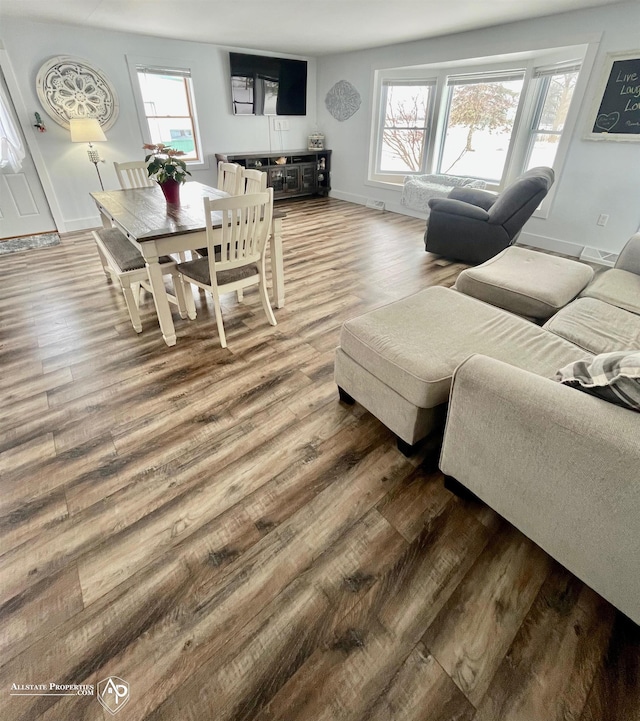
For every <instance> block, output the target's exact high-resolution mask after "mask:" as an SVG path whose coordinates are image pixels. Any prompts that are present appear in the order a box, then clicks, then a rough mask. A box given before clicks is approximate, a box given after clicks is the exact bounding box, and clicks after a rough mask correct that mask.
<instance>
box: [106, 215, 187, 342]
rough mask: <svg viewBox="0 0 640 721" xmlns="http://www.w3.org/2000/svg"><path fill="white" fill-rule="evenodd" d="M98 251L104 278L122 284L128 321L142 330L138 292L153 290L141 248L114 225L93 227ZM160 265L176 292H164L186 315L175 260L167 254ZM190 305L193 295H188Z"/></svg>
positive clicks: (181, 315) (183, 316)
mask: <svg viewBox="0 0 640 721" xmlns="http://www.w3.org/2000/svg"><path fill="white" fill-rule="evenodd" d="M92 235H93V238H94V240H95V241H96V246H97V248H98V254H99V255H100V260H101V262H102V268H103V270H104V272H105V275H106V276H107V278H110V279H112V280H113V281H117V282H118V283H119V285H120V287H121V288H122V294H123V295H124V300H125V303H126V304H127V310H128V311H129V317H130V318H131V325H132V326H133V328H134V330H135V331H136V333H141V332H142V322H141V320H140V311H139V305H140V293H141V290H142V289H144V290H146V291H148V292H149V293H152V294H153V291H152V290H151V284H150V282H149V274H148V272H147V266H146V264H145V261H144V258H143V257H142V254H141V253H140V251H139V250H138V249H137V248H136V247H135V246H134V245H133V243H132V242H131V241H130V240H129V239H128V238H127V237H126V236H125V235H124V234H123V233H121V232H120V231H119V230H118V229H117V228H103V229H102V230H94V231H92ZM160 267H161V269H162V272H163V274H165V275H170V276H171V277H172V279H173V287H174V289H175V291H174V292H175V295H170V294H167V296H168V298H169V301H170V302H171V303H174V304H175V305H177V306H178V310H179V311H180V317H181V318H186V317H187V314H188V312H187V305H186V302H185V295H184V286H183V285H182V281H181V280H180V273H179V271H178V269H177V266H176V262H175V261H174V260H173V258H171V257H170V256H168V255H164V256H162V257H161V258H160ZM191 305H192V306H193V298H191ZM189 317H190V318H195V317H196V316H195V307H193V308H192V310H191V311H190V313H189Z"/></svg>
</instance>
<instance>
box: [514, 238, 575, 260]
mask: <svg viewBox="0 0 640 721" xmlns="http://www.w3.org/2000/svg"><path fill="white" fill-rule="evenodd" d="M516 245H532V246H533V247H534V248H540V250H550V251H551V252H553V253H562V254H563V255H570V256H571V257H572V258H579V257H580V255H581V254H582V251H583V250H584V245H578V244H577V243H571V242H569V241H568V240H558V239H557V238H548V237H547V236H545V235H535V234H534V233H525V232H523V233H520V235H519V236H518V240H517V241H516Z"/></svg>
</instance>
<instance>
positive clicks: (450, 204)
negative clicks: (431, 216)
mask: <svg viewBox="0 0 640 721" xmlns="http://www.w3.org/2000/svg"><path fill="white" fill-rule="evenodd" d="M429 207H430V208H431V210H437V211H438V212H442V213H449V214H450V215H458V216H461V217H463V218H472V219H473V220H488V219H489V214H488V213H487V211H486V210H483V209H482V208H478V206H477V205H471V204H470V203H465V202H463V201H462V200H451V199H450V198H431V200H430V201H429Z"/></svg>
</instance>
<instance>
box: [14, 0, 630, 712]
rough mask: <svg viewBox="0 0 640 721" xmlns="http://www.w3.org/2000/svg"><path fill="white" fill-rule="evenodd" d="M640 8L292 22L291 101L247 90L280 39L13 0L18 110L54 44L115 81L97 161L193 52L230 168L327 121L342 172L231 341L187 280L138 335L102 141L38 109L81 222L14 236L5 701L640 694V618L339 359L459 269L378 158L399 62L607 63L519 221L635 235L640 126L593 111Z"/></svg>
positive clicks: (203, 127)
mask: <svg viewBox="0 0 640 721" xmlns="http://www.w3.org/2000/svg"><path fill="white" fill-rule="evenodd" d="M407 22H409V21H407ZM639 26H640V4H639V3H637V2H635V1H633V2H629V1H627V2H622V3H613V4H608V5H605V6H602V7H594V8H591V9H582V10H576V11H574V12H568V13H564V14H559V15H554V16H550V17H541V18H537V19H530V20H522V21H518V22H515V23H511V24H507V25H500V26H496V27H489V28H485V29H480V30H469V31H467V32H459V33H455V34H449V35H448V36H446V37H433V38H428V39H426V38H425V39H420V40H415V41H412V42H409V43H400V44H393V45H387V46H381V47H376V48H370V49H361V50H357V51H349V52H337V53H332V54H318V55H313V54H309V55H305V54H302V53H296V52H285V51H280V52H278V51H276V50H273V51H272V52H278V54H279V55H283V54H284V55H287V56H291V57H297V58H304V59H305V60H306V61H307V63H308V93H307V114H306V116H291V117H287V121H288V129H282V130H280V129H276V128H275V127H274V124H273V120H272V119H270V118H268V117H238V116H234V115H233V113H232V112H231V108H230V91H229V66H228V63H229V58H228V54H229V50H230V49H234V50H240V51H245V52H253V53H262V52H267V51H266V50H264V49H263V48H261V47H259V46H249V47H240V46H236V45H233V46H226V45H223V44H213V43H205V42H190V41H186V40H176V39H166V38H164V39H163V38H159V37H150V36H146V35H142V34H136V33H128V32H119V31H113V30H107V29H101V28H90V27H82V28H78V27H74V26H72V25H66V24H61V23H58V24H56V23H52V22H43V21H38V20H36V19H27V18H26V17H17V16H8V15H7V16H3V17H2V30H1V31H0V39H1V40H2V46H3V47H2V49H1V50H0V54H1V55H2V59H3V70H5V73H6V63H7V61H8V62H9V66H10V71H11V72H12V73H13V79H14V85H15V86H16V87H18V88H19V90H20V98H18V101H19V102H18V103H17V105H18V106H19V107H18V110H19V114H20V115H21V118H23V119H24V120H25V122H31V121H32V118H33V113H34V111H36V110H38V111H41V110H42V106H41V104H40V101H39V99H38V95H37V92H36V87H35V78H36V75H37V72H38V70H39V68H40V67H41V66H42V64H43V63H44V62H45V61H47V60H48V59H50V58H52V57H55V56H60V55H70V56H73V57H79V58H83V59H85V60H86V61H88V62H89V63H91V64H92V65H93V66H95V67H97V68H99V69H100V70H101V71H102V72H103V73H105V75H106V76H107V77H108V78H109V80H110V82H111V83H112V84H113V86H114V87H115V89H116V91H117V94H118V100H119V119H118V121H117V122H116V123H115V124H114V125H113V127H112V128H110V129H109V130H107V131H106V136H107V141H106V142H104V143H101V144H100V145H99V146H98V148H99V151H100V155H101V156H102V157H103V158H104V159H105V162H104V163H100V164H99V170H100V173H101V176H102V179H103V182H104V185H105V188H108V189H109V188H113V189H115V188H117V187H118V180H117V178H116V174H115V171H114V169H113V162H114V161H127V160H131V159H141V158H142V156H143V151H142V149H141V143H142V140H144V138H142V135H141V131H140V123H139V114H138V108H137V105H136V101H135V99H134V92H133V90H132V87H133V86H132V76H131V67H132V66H135V65H136V64H137V63H152V64H153V63H155V64H158V63H161V64H162V65H164V66H168V67H183V68H184V67H188V68H189V69H190V71H191V73H192V79H193V85H194V89H195V102H196V107H197V114H198V121H199V129H200V135H201V141H202V147H203V148H204V149H205V154H204V155H205V157H203V160H202V164H201V166H202V167H193V168H192V178H193V180H197V181H200V182H202V183H206V184H210V185H213V184H214V183H215V179H216V178H215V176H216V167H215V160H214V154H215V153H218V152H222V153H225V152H226V153H234V152H235V153H250V152H252V151H267V150H268V151H272V152H273V153H278V152H280V151H282V152H283V153H284V154H286V151H287V150H291V149H300V148H306V147H307V140H308V136H309V135H310V134H312V133H314V132H316V131H318V132H321V133H322V134H323V135H324V136H325V144H326V147H327V148H329V149H331V150H332V160H331V186H332V190H331V194H330V197H328V198H325V197H320V198H304V199H299V200H295V201H280V202H279V205H278V206H277V207H280V208H282V209H283V211H284V212H286V218H285V219H284V220H283V234H284V248H285V288H286V295H287V298H286V303H285V304H284V306H283V307H282V308H277V309H274V312H275V316H276V319H277V321H278V324H277V325H276V326H271V325H269V324H268V323H267V321H266V319H265V317H264V314H263V312H262V309H261V306H260V300H259V298H258V294H257V293H255V292H253V291H251V292H247V293H246V294H245V297H244V300H243V301H242V302H239V301H238V300H237V299H236V297H235V295H234V296H233V297H232V296H228V297H225V300H224V303H223V315H224V317H225V328H226V329H227V333H228V339H229V347H228V349H223V348H221V347H220V346H219V343H218V337H217V332H216V325H215V319H214V312H213V306H212V304H211V301H210V299H208V298H207V297H206V296H205V295H204V294H202V293H200V294H199V293H198V292H195V293H194V296H195V302H196V305H197V309H198V317H197V319H196V320H194V321H190V320H187V319H181V318H177V317H176V323H175V324H176V331H177V335H178V341H177V343H176V345H175V346H174V347H172V348H167V347H166V345H165V344H164V343H163V342H162V336H161V335H160V332H159V329H158V325H157V319H156V316H155V311H154V308H153V302H152V300H151V301H150V299H149V298H148V297H147V302H146V303H145V304H144V306H143V307H141V317H142V324H143V332H142V333H141V334H139V335H137V334H136V333H135V332H134V331H133V329H132V327H131V323H130V322H129V319H128V317H127V314H126V308H125V305H124V302H123V299H122V297H121V294H120V293H119V292H118V289H117V288H115V287H114V286H113V285H111V284H108V283H107V282H106V279H105V277H104V274H103V273H102V269H101V267H100V262H99V258H98V255H97V253H96V249H95V244H94V243H93V241H92V239H91V234H90V233H89V232H88V229H91V228H95V227H97V226H99V225H100V220H99V217H98V214H97V212H96V208H95V204H94V203H93V202H92V200H91V198H90V196H89V193H90V192H93V191H96V190H98V189H99V184H98V178H97V176H96V172H95V168H94V167H93V166H92V164H91V163H89V162H87V155H86V148H85V147H84V146H83V145H79V144H73V143H71V142H70V137H69V132H68V131H67V130H66V129H63V128H62V127H60V126H58V125H57V124H56V123H55V122H53V120H51V119H50V118H48V116H46V115H44V114H43V118H42V119H43V122H44V124H45V125H46V132H38V131H37V130H36V131H34V133H33V136H34V137H33V143H34V145H33V148H34V149H35V152H36V154H37V155H38V156H39V157H38V158H37V161H38V164H39V168H40V169H44V171H45V172H44V175H46V176H47V177H46V178H45V182H46V183H47V184H48V186H49V187H48V189H47V191H48V197H49V199H50V200H51V209H52V213H53V216H54V219H55V221H56V225H57V227H58V230H59V231H60V233H61V234H62V235H63V240H62V244H61V245H60V246H57V247H54V248H50V249H41V250H32V251H25V252H24V253H15V254H10V255H6V256H3V257H2V262H1V263H0V275H1V276H2V280H3V282H2V290H1V291H0V297H1V298H2V302H1V304H0V322H2V326H3V342H2V348H1V349H0V356H1V357H2V361H3V370H4V374H3V379H2V381H0V388H1V392H2V404H0V405H1V406H2V409H3V410H2V417H3V428H4V429H5V433H4V440H3V443H2V444H1V446H0V465H1V466H2V473H1V474H0V475H2V476H3V480H2V482H1V486H2V489H3V494H2V499H1V501H0V509H1V510H0V538H2V541H0V544H1V546H0V568H1V571H0V573H1V575H2V582H1V583H0V587H1V588H2V596H1V598H0V604H2V605H0V608H1V611H0V644H1V647H2V652H1V653H0V677H1V678H2V681H1V682H0V688H1V689H2V693H1V694H0V716H1V717H2V718H3V719H4V718H7V719H10V721H17V720H18V719H20V720H23V721H35V720H36V719H40V718H42V719H43V720H44V719H58V718H60V719H67V718H68V719H71V718H86V719H104V718H110V717H111V715H112V714H113V712H114V707H113V706H111V707H109V703H110V701H109V699H112V700H117V701H119V702H120V707H117V706H116V707H115V711H117V712H118V718H127V719H171V720H172V721H173V720H175V719H182V718H185V719H197V720H198V721H200V720H201V719H202V720H204V719H210V718H216V719H246V720H247V721H249V720H251V721H253V720H254V719H259V720H261V721H262V720H264V721H266V720H267V719H282V720H283V721H284V720H285V719H287V720H290V719H329V718H331V719H333V718H336V719H339V718H340V719H341V718H344V719H347V718H348V719H354V720H355V719H365V718H372V719H380V721H382V720H383V719H393V720H394V721H395V720H396V719H397V720H398V721H400V720H401V719H407V720H408V719H416V721H417V719H430V720H431V719H434V720H435V719H442V720H443V721H444V720H445V719H446V720H447V721H448V719H454V718H455V719H459V720H460V721H494V720H498V719H499V720H500V721H549V720H550V719H558V721H559V720H560V719H563V718H568V717H572V718H576V719H580V721H595V720H596V719H600V720H603V721H604V720H605V719H615V720H616V721H631V720H633V721H637V719H638V708H640V680H639V679H640V677H639V675H638V659H639V658H640V631H639V630H638V626H637V625H636V624H635V623H634V622H633V621H631V620H630V619H629V618H628V617H626V616H625V615H624V614H623V613H621V612H620V611H619V610H617V609H616V608H615V606H614V605H613V604H611V603H609V602H608V601H606V600H605V599H604V598H603V597H602V596H600V595H598V594H597V593H596V592H595V591H593V590H592V589H591V588H590V587H589V586H588V585H587V584H585V583H582V582H581V581H580V580H579V579H578V578H577V577H576V576H575V575H573V574H572V573H571V572H570V571H568V570H567V569H566V568H564V567H563V566H562V565H561V564H560V563H558V562H557V561H556V560H554V559H553V558H552V557H551V556H549V555H548V554H546V553H545V552H544V551H543V550H542V549H541V548H540V547H539V546H538V545H536V543H534V542H532V541H531V540H530V539H529V538H527V537H526V536H525V535H523V534H522V533H520V532H519V531H518V530H517V529H516V528H514V527H513V526H511V525H510V524H509V523H507V522H505V521H504V519H501V518H500V516H499V515H498V514H496V513H495V512H494V511H492V510H491V508H489V507H488V506H486V505H484V504H483V503H481V502H480V501H478V500H476V499H473V498H466V499H465V498H458V497H456V496H454V495H453V494H452V493H450V492H449V491H448V490H447V489H446V488H445V486H444V479H443V475H442V473H441V471H440V470H439V469H438V439H437V438H429V439H427V441H426V442H425V443H424V444H423V445H422V446H421V447H420V448H419V449H418V450H417V451H416V453H415V454H414V455H413V456H411V457H409V458H407V457H405V456H403V455H402V454H401V453H400V452H399V451H398V450H397V448H396V438H395V436H394V434H393V433H391V432H390V431H389V429H388V428H386V427H385V426H384V424H382V423H380V422H379V421H378V420H377V419H376V418H375V417H374V416H373V415H372V414H370V413H368V412H367V411H366V410H365V409H364V408H363V407H362V406H359V405H358V404H356V405H355V406H347V405H345V404H344V403H340V402H339V399H338V393H337V389H336V384H335V380H334V375H333V374H334V357H335V349H336V346H337V345H338V342H339V336H340V329H341V326H342V324H343V322H345V321H348V320H350V319H352V318H354V317H356V316H360V315H361V314H363V313H367V312H369V311H371V310H374V309H376V308H378V307H379V306H381V305H384V304H386V303H389V302H392V301H395V300H397V299H401V298H404V297H406V296H409V295H411V294H415V293H417V292H419V291H421V290H423V289H424V288H425V287H427V286H434V285H435V286H445V287H447V288H449V287H451V286H452V285H453V284H454V283H455V282H456V280H457V278H458V277H459V275H460V273H461V272H462V271H463V270H465V268H466V264H464V263H459V262H452V261H449V260H447V259H441V258H437V257H435V256H433V255H431V254H426V253H425V252H424V243H423V234H424V226H425V223H424V220H423V219H421V218H417V217H413V216H412V215H410V214H405V213H404V212H403V209H402V206H401V204H400V198H401V192H402V183H401V182H398V183H396V184H395V185H396V187H392V186H393V185H394V184H393V183H391V184H389V183H386V182H380V181H377V180H376V179H375V178H372V175H371V162H370V159H371V154H372V142H373V138H372V136H373V134H374V133H373V132H372V129H373V128H374V126H375V116H376V102H377V92H378V81H379V80H380V78H381V77H383V76H384V73H385V72H386V71H395V70H397V69H399V68H411V69H412V72H413V71H414V70H415V69H416V68H419V67H425V68H427V69H428V70H429V71H431V70H433V69H434V68H436V67H437V68H440V69H442V68H450V67H453V68H456V69H457V71H459V72H464V71H466V72H468V70H469V68H470V67H471V68H473V67H485V66H486V65H487V63H488V61H487V59H488V58H491V59H492V62H494V63H498V64H506V65H505V67H506V66H508V64H509V62H510V59H513V58H519V59H520V61H521V62H522V63H525V64H526V63H529V64H531V63H532V62H533V59H534V58H536V57H539V56H540V53H543V54H544V53H555V52H556V51H557V52H564V50H565V49H567V48H576V47H579V48H581V52H583V55H582V57H583V58H584V59H585V62H590V63H591V66H590V70H589V73H588V74H587V75H586V76H583V77H582V78H581V81H580V84H579V85H578V86H577V90H576V92H577V93H580V96H577V95H576V99H577V103H576V105H575V107H574V116H575V117H574V118H573V126H572V127H573V130H572V135H571V137H570V138H568V143H567V144H566V149H565V151H564V154H563V157H562V166H561V168H560V169H559V172H558V174H557V178H556V183H555V185H554V188H553V190H554V194H553V197H552V199H551V200H552V202H551V203H550V204H549V207H547V208H545V210H544V212H543V213H540V214H538V215H537V216H534V217H533V218H531V220H530V221H529V222H528V223H527V225H526V227H525V230H524V232H523V238H522V242H523V243H525V244H526V245H528V246H532V247H537V248H541V249H543V250H549V251H552V252H555V253H563V254H566V255H568V256H572V257H573V258H578V257H579V256H580V255H581V254H582V252H583V250H584V249H585V248H588V249H589V250H590V252H591V254H592V257H593V254H595V253H599V254H601V255H602V259H603V260H604V261H605V262H606V263H609V264H612V263H613V262H614V261H615V259H616V258H617V257H618V255H619V253H620V252H621V250H622V248H623V246H624V244H625V242H626V241H627V239H628V238H629V237H630V236H631V235H632V234H634V233H635V232H636V231H637V230H638V228H639V226H640V206H639V204H638V202H637V187H638V186H639V185H640V172H639V171H638V167H640V165H639V162H638V161H639V160H640V145H638V143H622V142H614V141H599V142H596V141H594V140H590V139H586V138H585V134H586V126H587V124H588V121H589V119H590V118H591V117H592V113H593V107H592V106H593V101H594V98H595V96H596V95H597V93H598V92H599V91H600V90H601V83H602V77H601V76H602V69H603V67H604V65H605V62H606V58H607V57H608V56H609V55H610V54H615V53H628V52H633V51H636V50H638V34H637V28H638V27H639ZM269 32H270V34H273V35H277V28H275V29H273V30H270V31H269ZM570 55H571V53H570V52H569V53H568V55H566V56H564V57H563V59H568V58H569V57H570ZM341 80H347V81H348V82H349V83H350V84H351V85H352V86H353V87H354V88H355V89H357V91H358V93H359V95H360V104H359V106H358V108H357V110H356V112H354V113H353V114H352V115H351V116H350V117H349V118H347V119H346V120H338V119H337V118H336V117H334V115H333V114H332V113H331V112H330V110H329V108H328V107H327V106H326V105H325V98H326V96H327V93H328V92H329V91H330V90H331V88H333V87H334V86H335V84H336V83H338V82H339V81H341ZM9 84H10V86H11V83H9ZM429 170H431V168H429ZM371 200H374V201H378V202H380V203H384V205H385V208H386V210H387V211H397V212H380V211H378V210H375V209H371V208H368V207H366V205H367V203H368V202H369V201H371ZM600 215H607V216H608V222H607V223H606V225H604V226H603V225H598V223H597V220H598V218H599V216H600ZM602 269H603V266H600V270H602ZM500 412H501V411H500V409H498V411H497V415H498V414H500ZM488 420H489V419H488ZM596 421H597V419H596ZM596 421H594V425H597V423H596ZM487 425H489V423H487ZM545 452H546V449H545V448H541V449H539V459H538V462H539V473H540V475H541V476H542V475H545V476H547V475H549V474H548V471H547V467H546V465H545V463H546V458H545ZM107 680H110V681H111V683H112V685H110V686H107V685H106V684H105V683H104V682H105V681H107ZM63 694H67V695H66V696H65V695H63ZM69 694H71V695H69ZM18 696H23V697H21V698H19V697H18ZM96 696H100V698H102V701H101V702H100V703H101V704H102V703H103V701H104V703H105V704H106V706H104V710H103V707H102V706H101V705H100V704H99V703H98V702H97V699H96ZM125 705H126V708H125ZM120 708H122V711H121V712H120Z"/></svg>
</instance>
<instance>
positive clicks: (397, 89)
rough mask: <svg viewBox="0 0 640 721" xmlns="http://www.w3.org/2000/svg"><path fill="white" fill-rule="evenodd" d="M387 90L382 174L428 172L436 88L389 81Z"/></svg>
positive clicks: (383, 129)
mask: <svg viewBox="0 0 640 721" xmlns="http://www.w3.org/2000/svg"><path fill="white" fill-rule="evenodd" d="M383 88H384V94H385V97H384V105H383V107H384V117H383V127H382V142H381V143H380V146H379V147H380V150H379V157H378V172H381V173H417V172H421V171H422V172H424V170H423V168H424V161H425V158H424V155H425V147H426V141H427V138H428V133H429V126H430V122H431V115H432V103H433V97H432V96H433V89H434V85H433V83H424V82H420V83H413V82H409V81H404V82H401V81H398V82H393V81H388V82H386V83H385V84H384V86H383Z"/></svg>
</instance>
